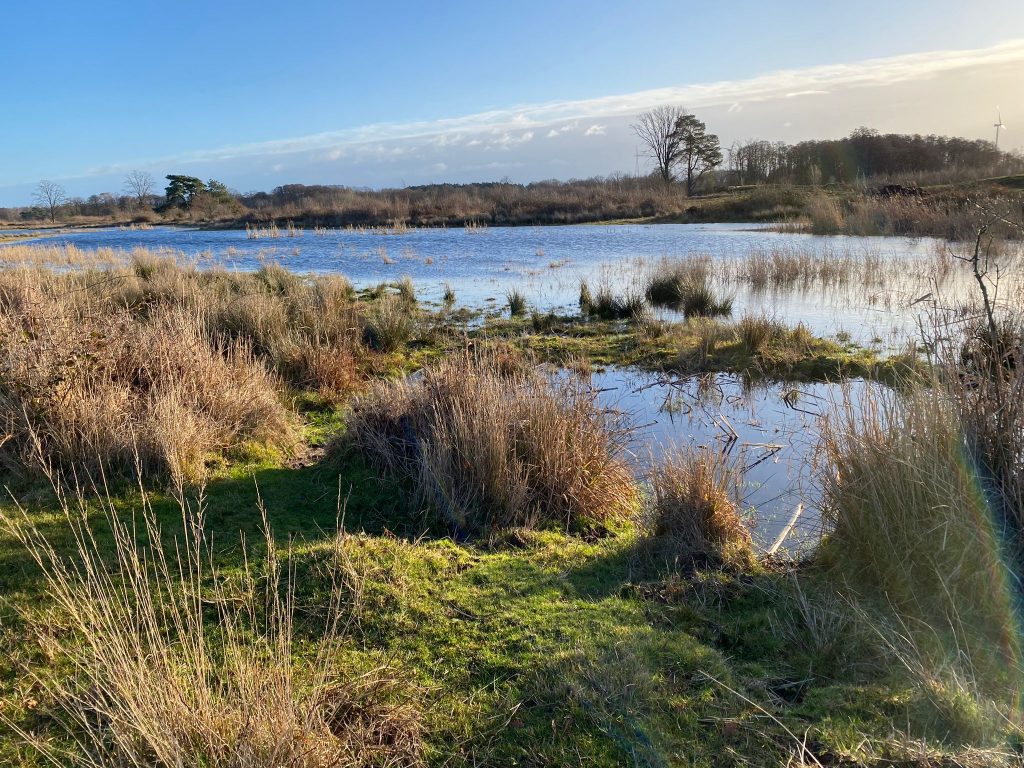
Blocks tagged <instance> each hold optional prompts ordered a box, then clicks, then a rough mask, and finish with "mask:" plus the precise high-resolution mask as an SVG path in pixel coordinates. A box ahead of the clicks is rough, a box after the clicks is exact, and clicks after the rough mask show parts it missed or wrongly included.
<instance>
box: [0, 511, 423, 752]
mask: <svg viewBox="0 0 1024 768" xmlns="http://www.w3.org/2000/svg"><path fill="white" fill-rule="evenodd" d="M181 498H182V499H184V497H181ZM61 500H62V504H61V505H62V511H63V516H64V521H65V523H66V525H67V529H68V531H69V532H70V536H69V537H68V538H69V539H70V541H71V542H73V544H72V546H71V549H70V551H68V552H62V551H58V550H57V549H55V548H54V546H53V545H52V544H51V543H50V541H49V540H48V539H47V535H46V534H45V533H44V532H42V531H41V530H39V529H37V528H36V527H35V526H34V525H33V524H32V523H31V521H30V518H29V516H28V515H27V514H25V513H24V512H21V513H20V514H18V513H17V512H15V513H10V512H3V511H0V516H2V519H0V525H2V526H3V528H4V529H6V532H7V533H9V534H10V535H12V536H13V537H14V538H15V539H17V540H18V541H19V542H20V543H21V544H22V546H24V547H25V549H26V550H27V552H28V554H29V556H30V557H31V559H32V560H33V561H34V563H35V565H36V566H37V567H38V568H39V571H40V573H41V574H42V579H43V582H44V584H45V592H46V594H47V596H48V599H49V600H50V601H52V605H53V608H52V613H51V614H49V615H51V616H59V617H60V628H59V629H57V628H55V627H54V626H52V625H51V624H50V623H49V622H46V621H44V620H43V619H42V618H41V617H39V616H37V615H33V614H32V613H31V612H27V611H26V613H25V616H24V620H25V621H26V622H28V625H29V626H30V627H32V628H33V631H34V632H36V633H37V634H38V636H39V638H40V642H41V643H42V646H43V647H44V648H45V653H46V655H47V658H49V659H51V660H52V662H53V665H54V669H56V670H59V671H58V672H56V673H54V672H53V671H52V670H49V669H48V670H47V671H46V672H45V673H44V674H41V675H33V676H32V679H33V682H34V685H35V689H36V690H37V691H38V692H39V694H38V695H39V696H40V698H43V699H44V700H45V701H46V702H47V703H48V705H49V707H50V708H51V709H50V713H49V717H50V718H52V720H53V721H56V724H57V726H58V727H60V726H62V727H63V728H64V729H65V730H66V737H67V740H66V741H64V742H61V741H55V740H52V739H49V738H47V739H44V738H42V737H39V736H37V735H35V734H34V733H30V732H26V731H25V730H23V729H22V728H21V727H19V726H18V725H17V724H16V723H12V722H5V723H4V728H5V729H6V730H7V731H8V735H9V736H10V737H11V738H15V737H20V738H21V739H22V740H23V741H24V742H25V743H26V744H28V745H32V746H33V747H34V748H35V750H36V751H37V753H38V754H39V755H40V756H41V758H42V759H44V760H46V761H48V762H50V763H52V764H54V765H67V764H74V765H82V766H89V767H95V768H101V766H111V765H118V766H137V767H138V768H142V767H143V766H153V765H160V766H180V767H181V768H201V767H202V768H266V766H281V765H288V766H294V768H327V766H339V765H344V766H354V767H357V766H382V765H386V766H395V767H398V766H410V767H411V766H417V765H420V764H422V757H421V756H422V747H421V725H420V717H419V714H418V711H417V709H416V708H415V707H414V706H412V705H411V704H410V703H408V701H405V700H403V697H402V695H401V689H402V685H401V684H400V683H399V682H398V680H397V676H396V675H395V674H394V673H392V672H389V671H388V669H387V668H384V667H382V668H378V669H363V670H360V669H356V668H354V667H353V665H351V664H348V665H346V664H345V663H344V662H342V661H340V659H342V658H343V655H342V650H343V647H344V641H345V635H346V628H347V625H348V622H349V621H350V620H351V616H352V615H353V612H354V611H356V610H358V605H357V604H356V601H357V596H358V595H359V594H360V593H361V589H360V581H361V579H362V577H361V575H360V572H359V571H358V569H357V568H356V567H354V566H353V564H352V562H351V560H350V559H349V557H348V553H347V549H346V537H345V536H344V534H338V535H336V536H335V537H334V538H333V540H329V544H328V547H329V548H330V550H331V556H332V558H333V560H334V561H335V562H336V563H337V564H338V565H339V566H340V567H338V569H337V571H335V573H334V575H333V576H325V577H324V578H325V579H326V580H328V582H329V595H328V597H327V598H326V600H325V605H324V613H325V614H326V616H325V619H324V623H323V626H322V636H321V637H320V638H318V641H317V642H316V643H312V644H311V643H309V642H308V639H298V638H296V634H297V627H296V595H295V592H296V575H295V563H293V562H292V561H291V560H290V559H287V560H284V561H283V562H282V561H281V560H279V558H278V556H277V554H276V553H277V543H276V542H275V541H274V539H273V537H272V535H271V534H270V533H269V526H268V524H267V520H266V515H265V513H263V510H262V508H261V509H260V512H261V513H263V528H264V531H265V535H264V541H263V542H262V544H263V553H262V557H260V556H257V557H254V558H253V559H252V560H250V559H248V558H246V559H245V560H244V564H243V566H242V567H241V569H240V570H238V571H237V572H232V573H231V574H228V573H226V572H225V571H223V570H222V569H221V568H220V567H219V566H218V564H217V555H215V550H214V548H213V543H212V541H211V540H210V538H209V535H208V534H207V532H206V529H205V527H204V511H203V506H202V504H201V503H189V502H186V501H184V500H182V501H181V522H182V524H183V533H182V535H180V536H176V537H175V538H174V540H173V542H172V543H171V545H170V546H168V547H167V548H165V547H164V546H162V544H161V543H162V542H163V541H164V538H165V536H164V531H162V530H161V527H160V525H159V523H158V522H157V519H156V516H155V514H154V512H153V510H152V508H150V507H149V506H148V504H147V503H146V501H145V499H143V502H142V504H143V506H142V508H141V509H140V510H138V514H137V515H135V516H131V517H126V516H123V513H120V512H119V511H118V508H117V505H116V504H115V503H114V502H113V501H111V500H110V499H109V498H105V497H101V498H99V499H86V498H85V497H84V496H79V497H78V498H77V499H72V500H68V499H67V498H66V497H64V496H63V495H62V496H61ZM97 505H99V506H100V507H101V509H102V516H101V517H102V519H103V527H104V529H105V530H104V531H103V532H102V533H99V532H97V530H96V529H95V528H90V527H89V526H88V523H87V522H86V510H87V509H88V508H90V507H92V508H95V507H96V506H97ZM108 539H110V540H112V543H110V544H107V543H106V542H107V541H108ZM100 542H104V543H102V544H101V543H100ZM253 554H256V553H255V552H254V553H253ZM303 631H304V632H308V631H309V628H306V629H305V630H303ZM311 648H315V652H313V653H311V652H310V649H311ZM68 742H70V743H71V744H72V745H73V751H72V752H70V753H69V751H67V750H66V745H67V743H68ZM69 761H71V762H70V763H69Z"/></svg>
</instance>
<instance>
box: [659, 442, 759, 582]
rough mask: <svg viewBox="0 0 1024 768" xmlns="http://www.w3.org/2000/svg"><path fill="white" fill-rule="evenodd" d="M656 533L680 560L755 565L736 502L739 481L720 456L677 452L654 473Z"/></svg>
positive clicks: (665, 458) (697, 451) (668, 455)
mask: <svg viewBox="0 0 1024 768" xmlns="http://www.w3.org/2000/svg"><path fill="white" fill-rule="evenodd" d="M649 480H650V484H651V491H652V494H653V498H652V509H651V516H652V522H651V527H652V532H653V534H654V536H655V537H657V538H659V539H661V540H662V541H663V542H667V543H668V545H669V547H670V548H671V552H672V557H673V559H674V560H675V561H677V562H680V563H683V564H690V563H693V562H695V561H696V562H711V563H726V564H730V565H735V566H741V565H749V564H750V563H752V562H753V559H754V558H753V544H752V541H751V536H750V531H749V530H747V527H746V525H745V524H744V522H743V519H742V517H741V515H740V510H739V507H738V505H737V503H736V493H735V491H736V485H737V482H738V476H737V472H736V470H735V468H733V467H732V466H730V465H729V463H728V462H727V460H726V457H725V456H724V455H723V454H722V453H721V452H720V451H712V450H710V449H707V448H703V449H693V448H674V449H672V450H668V451H666V452H665V455H664V456H663V458H662V459H661V461H660V462H659V463H658V464H657V465H656V466H655V467H654V469H653V470H652V471H651V473H650V477H649Z"/></svg>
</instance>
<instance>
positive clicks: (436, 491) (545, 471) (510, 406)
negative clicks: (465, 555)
mask: <svg viewBox="0 0 1024 768" xmlns="http://www.w3.org/2000/svg"><path fill="white" fill-rule="evenodd" d="M595 398H596V394H595V393H594V392H592V391H591V389H590V388H589V387H588V386H586V385H585V384H584V383H583V382H582V381H581V380H579V379H577V378H576V377H574V376H571V375H567V376H566V377H564V378H551V377H549V376H547V375H543V374H540V373H538V372H536V371H534V370H533V369H531V368H529V367H528V366H525V365H524V363H523V361H522V360H521V359H520V358H518V357H515V356H508V355H504V356H500V355H490V356H487V357H470V358H467V359H463V360H450V361H446V362H443V363H439V364H437V365H434V366H431V367H429V368H427V369H425V370H424V371H423V372H422V375H421V376H419V377H417V378H415V379H404V380H400V381H393V382H385V383H380V384H378V385H376V386H374V387H373V388H372V390H371V391H370V392H369V393H368V394H366V395H364V396H361V397H359V398H358V399H357V401H356V404H355V406H354V410H353V418H352V422H351V425H350V431H351V436H352V440H353V441H354V443H355V445H356V446H357V447H358V449H359V450H361V451H362V452H363V453H364V454H365V455H366V456H368V457H369V458H370V459H371V460H372V461H373V462H374V463H375V464H376V465H377V466H379V467H380V468H381V469H383V470H385V471H387V472H390V473H393V474H396V475H398V476H401V477H404V478H406V479H407V480H408V481H409V482H410V483H411V484H412V488H413V498H414V501H415V503H417V504H419V505H421V506H422V507H424V508H433V509H434V510H435V511H437V512H440V513H441V514H442V515H444V516H445V518H446V519H447V520H448V521H449V522H450V523H451V524H453V525H454V526H456V527H457V528H458V529H459V530H461V531H468V532H488V531H496V530H500V529H503V528H510V527H517V526H527V527H553V528H561V529H564V530H570V531H581V530H587V529H594V528H600V527H603V526H606V525H610V524H613V523H615V522H617V521H621V520H622V519H624V518H625V517H626V516H628V515H630V514H632V513H633V512H634V510H635V508H636V505H637V503H638V499H639V495H638V489H637V487H636V485H635V483H634V481H633V477H632V474H631V472H630V469H629V467H628V464H627V463H626V460H625V455H624V451H625V447H626V440H627V436H628V433H627V432H626V430H624V429H623V427H622V425H620V424H618V423H617V421H616V419H615V418H614V417H613V416H612V415H611V414H609V413H606V412H605V411H603V410H601V409H600V408H599V407H598V405H597V403H596V399H595Z"/></svg>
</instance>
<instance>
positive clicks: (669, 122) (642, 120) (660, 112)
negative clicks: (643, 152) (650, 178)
mask: <svg viewBox="0 0 1024 768" xmlns="http://www.w3.org/2000/svg"><path fill="white" fill-rule="evenodd" d="M685 115H686V110H685V109H683V108H682V107H673V106H663V107H656V108H654V109H652V110H651V111H650V112H644V113H643V114H642V115H638V116H637V119H636V123H635V124H633V125H632V126H630V127H631V128H632V129H633V130H634V131H635V132H636V135H637V136H639V137H640V141H642V142H643V143H644V145H645V146H646V147H647V153H648V155H649V157H650V158H651V159H652V160H653V161H654V164H655V165H656V166H657V169H658V175H660V176H661V178H662V180H663V181H665V183H668V182H670V181H672V178H673V168H674V167H675V165H676V163H678V162H679V145H680V137H679V136H678V134H677V133H676V123H678V122H679V121H680V120H681V119H682V118H683V117H684V116H685Z"/></svg>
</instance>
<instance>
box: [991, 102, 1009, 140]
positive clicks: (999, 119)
mask: <svg viewBox="0 0 1024 768" xmlns="http://www.w3.org/2000/svg"><path fill="white" fill-rule="evenodd" d="M992 127H993V128H995V129H996V149H999V131H1000V129H1002V128H1006V126H1005V125H1004V124H1003V113H1002V112H1000V111H999V106H998V105H997V106H996V123H995V125H993V126H992Z"/></svg>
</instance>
